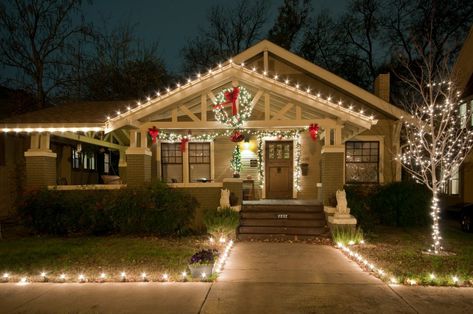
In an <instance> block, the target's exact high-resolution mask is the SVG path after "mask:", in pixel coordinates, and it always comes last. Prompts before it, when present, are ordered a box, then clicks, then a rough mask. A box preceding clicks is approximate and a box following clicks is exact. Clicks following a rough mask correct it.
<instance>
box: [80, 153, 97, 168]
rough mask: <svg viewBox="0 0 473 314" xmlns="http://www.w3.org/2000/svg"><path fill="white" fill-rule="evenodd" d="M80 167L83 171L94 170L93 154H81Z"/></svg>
mask: <svg viewBox="0 0 473 314" xmlns="http://www.w3.org/2000/svg"><path fill="white" fill-rule="evenodd" d="M82 165H83V167H84V169H85V170H95V169H96V166H95V154H93V153H90V154H82Z"/></svg>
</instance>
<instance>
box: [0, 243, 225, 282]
mask: <svg viewBox="0 0 473 314" xmlns="http://www.w3.org/2000/svg"><path fill="white" fill-rule="evenodd" d="M210 242H211V243H214V241H212V240H211V241H210ZM219 242H220V243H221V244H225V243H226V245H225V248H224V250H223V253H222V254H221V255H220V256H219V258H218V260H217V262H216V263H215V265H214V272H215V274H216V275H218V274H220V273H221V272H222V270H223V267H224V265H225V263H226V261H227V259H228V257H229V255H230V251H231V249H232V247H233V244H234V242H233V240H228V241H227V240H226V239H225V238H221V239H220V241H219ZM210 275H211V274H206V273H201V276H200V279H201V280H203V281H206V280H208V277H209V276H210ZM12 277H14V276H13V275H12V274H11V273H8V272H5V273H3V275H2V277H1V280H0V282H2V283H8V282H12V280H11V278H12ZM74 278H77V279H76V280H74ZM119 278H120V280H119V281H120V282H151V281H152V278H153V276H152V275H151V274H150V273H147V272H142V273H141V274H140V275H139V276H138V277H131V276H129V275H128V274H127V273H126V272H125V271H122V272H120V274H119ZM137 278H138V279H137ZM155 278H157V280H155V282H186V281H188V274H187V272H186V271H183V272H182V273H181V278H180V280H172V278H171V276H170V275H169V274H168V273H163V274H161V275H160V276H159V275H158V276H157V277H155ZM68 279H70V280H68ZM33 282H36V283H41V282H52V283H65V282H71V283H72V282H78V283H104V282H115V281H113V277H112V276H109V275H108V274H107V273H105V272H101V273H100V274H99V275H98V277H97V278H88V277H87V276H86V275H85V273H80V274H79V275H77V277H73V276H68V275H67V274H66V273H62V274H60V275H59V276H57V278H56V279H55V280H54V279H53V278H52V277H50V276H48V273H47V272H45V271H42V272H40V273H39V275H38V276H37V277H27V276H21V277H19V280H18V281H17V283H18V284H20V285H25V284H28V283H33Z"/></svg>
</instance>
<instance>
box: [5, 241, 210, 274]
mask: <svg viewBox="0 0 473 314" xmlns="http://www.w3.org/2000/svg"><path fill="white" fill-rule="evenodd" d="M206 240H207V238H204V237H182V238H157V237H125V236H113V237H80V238H57V237H54V238H52V237H30V238H19V239H12V240H3V241H0V271H1V272H2V274H3V273H4V272H8V273H11V274H12V275H15V276H38V275H39V273H40V272H42V271H45V272H47V273H48V277H49V278H51V279H53V278H57V277H58V276H59V275H60V274H62V273H66V274H67V275H68V277H69V278H73V277H74V276H77V275H78V274H80V273H83V274H84V275H86V276H87V278H98V277H99V274H100V273H102V272H104V273H106V274H107V277H108V278H109V279H111V280H119V279H120V277H119V276H120V273H121V272H126V274H127V277H129V278H130V279H131V278H135V279H136V280H138V279H139V278H140V274H141V273H142V272H146V273H148V274H149V275H151V276H153V277H154V278H152V280H157V279H158V276H162V274H164V273H167V274H169V275H170V276H172V277H173V278H178V277H179V276H180V274H181V272H183V271H185V270H186V268H187V264H188V262H189V259H190V257H191V256H192V254H194V253H195V252H196V251H198V250H199V249H202V248H206V247H207V245H208V244H207V241H206ZM74 278H76V277H74Z"/></svg>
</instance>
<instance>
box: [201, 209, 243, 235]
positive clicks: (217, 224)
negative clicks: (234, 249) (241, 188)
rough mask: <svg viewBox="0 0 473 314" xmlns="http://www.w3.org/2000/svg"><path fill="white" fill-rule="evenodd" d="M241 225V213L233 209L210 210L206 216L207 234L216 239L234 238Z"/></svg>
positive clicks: (206, 212)
mask: <svg viewBox="0 0 473 314" xmlns="http://www.w3.org/2000/svg"><path fill="white" fill-rule="evenodd" d="M239 223H240V215H239V213H238V212H237V211H234V210H233V209H231V208H221V209H208V210H206V211H205V214H204V224H205V227H206V228H207V232H208V233H209V234H211V235H212V236H213V237H215V238H220V237H231V238H234V237H235V232H236V228H237V227H238V224H239Z"/></svg>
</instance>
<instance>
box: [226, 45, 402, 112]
mask: <svg viewBox="0 0 473 314" xmlns="http://www.w3.org/2000/svg"><path fill="white" fill-rule="evenodd" d="M265 51H267V52H270V53H271V54H274V55H276V56H278V57H280V58H282V59H284V60H287V61H288V62H290V63H292V64H294V65H296V66H297V67H299V68H302V69H304V70H305V71H307V72H309V73H310V74H312V75H314V76H316V77H317V78H319V79H320V80H322V81H325V82H326V83H328V84H330V85H334V86H337V87H338V88H340V89H342V90H343V91H345V92H346V93H348V94H351V95H352V96H354V97H356V98H359V99H361V100H363V101H365V102H366V103H368V104H369V105H371V106H373V107H375V108H377V109H379V110H380V111H382V112H384V113H386V114H388V115H390V116H392V117H395V118H397V119H400V118H401V117H402V116H404V117H405V116H408V113H406V112H405V111H404V110H402V109H400V108H398V107H396V106H394V105H392V104H390V103H389V102H387V101H385V100H383V99H381V98H379V97H378V96H376V95H374V94H372V93H370V92H368V91H366V90H364V89H363V88H361V87H359V86H356V85H355V84H353V83H350V82H348V81H347V80H345V79H343V78H341V77H340V76H338V75H336V74H334V73H332V72H329V71H327V70H325V69H324V68H322V67H320V66H318V65H315V64H313V63H312V62H309V61H307V60H305V59H304V58H302V57H300V56H298V55H296V54H294V53H292V52H290V51H288V50H286V49H284V48H282V47H280V46H278V45H276V44H274V43H272V42H270V41H269V40H266V39H265V40H262V41H260V42H259V43H257V44H256V45H254V46H252V47H250V48H248V49H247V50H245V51H243V52H242V53H240V54H238V55H237V56H235V57H234V58H233V60H234V61H235V62H236V63H242V62H245V61H247V60H249V59H251V58H253V57H254V56H256V55H258V54H261V53H264V52H265Z"/></svg>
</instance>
